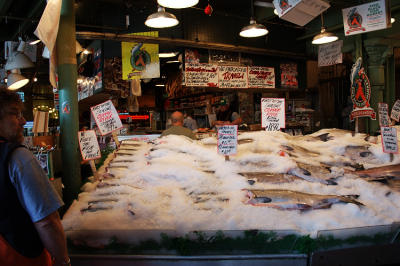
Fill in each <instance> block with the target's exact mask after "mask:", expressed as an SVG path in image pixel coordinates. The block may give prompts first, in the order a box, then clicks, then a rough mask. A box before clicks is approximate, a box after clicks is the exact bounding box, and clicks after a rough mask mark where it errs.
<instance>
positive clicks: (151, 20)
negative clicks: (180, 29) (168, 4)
mask: <svg viewBox="0 0 400 266" xmlns="http://www.w3.org/2000/svg"><path fill="white" fill-rule="evenodd" d="M144 24H145V25H146V26H148V27H150V28H169V27H173V26H176V25H178V24H179V21H178V19H177V18H176V17H175V16H174V15H173V14H171V13H168V12H165V9H164V8H163V7H159V8H158V12H157V13H153V14H151V15H150V16H148V17H147V19H146V21H145V22H144Z"/></svg>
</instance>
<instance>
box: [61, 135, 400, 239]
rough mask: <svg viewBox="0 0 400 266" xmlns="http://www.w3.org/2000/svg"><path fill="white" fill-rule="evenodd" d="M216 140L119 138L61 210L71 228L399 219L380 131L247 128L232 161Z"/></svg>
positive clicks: (395, 165) (395, 174)
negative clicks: (292, 132) (370, 134)
mask: <svg viewBox="0 0 400 266" xmlns="http://www.w3.org/2000/svg"><path fill="white" fill-rule="evenodd" d="M399 135H400V134H398V136H399ZM216 144H217V139H216V138H212V137H210V138H205V139H202V140H198V141H196V140H191V139H188V138H186V137H184V136H175V135H169V136H166V137H163V138H159V139H155V140H153V141H152V142H147V143H146V142H139V141H133V140H126V141H123V142H122V143H121V145H120V147H119V148H118V150H116V151H114V153H113V154H111V155H110V156H109V157H108V158H107V160H106V161H105V163H104V165H103V166H102V167H101V168H100V169H99V173H98V175H97V176H98V177H99V178H98V179H97V180H95V179H94V178H93V179H92V181H91V182H89V183H86V184H85V185H84V186H83V187H82V192H81V193H80V194H79V197H78V199H77V200H75V201H74V202H73V204H72V205H71V207H70V208H69V210H68V211H67V213H66V214H65V216H64V218H63V226H64V228H65V230H66V232H67V234H69V232H75V231H84V230H98V231H101V230H107V231H123V232H125V231H126V232H130V231H136V232H137V231H143V232H144V231H146V230H147V231H157V232H163V231H175V232H177V233H178V234H181V235H183V234H185V233H187V232H190V231H195V230H197V231H199V230H200V231H201V230H203V231H206V230H248V229H260V230H295V231H297V232H299V233H301V234H310V235H311V236H316V234H317V232H318V231H319V230H329V229H340V228H350V227H360V226H371V225H383V224H391V223H394V222H398V221H400V192H399V191H400V185H399V182H397V181H398V180H400V155H398V154H394V155H390V154H386V153H383V152H382V147H381V141H380V137H368V136H367V135H365V134H354V133H352V132H349V131H345V130H338V129H324V130H321V131H318V132H315V133H313V134H310V135H306V136H290V135H288V134H286V133H283V132H266V131H259V132H246V133H241V134H239V136H238V147H237V154H236V155H235V156H230V158H229V160H225V157H224V156H222V155H219V154H218V153H217V145H216ZM126 234H127V235H129V234H128V233H126ZM132 237H135V236H132Z"/></svg>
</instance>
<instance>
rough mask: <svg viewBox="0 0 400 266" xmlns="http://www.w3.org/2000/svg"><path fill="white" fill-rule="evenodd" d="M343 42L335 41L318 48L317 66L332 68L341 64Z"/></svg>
mask: <svg viewBox="0 0 400 266" xmlns="http://www.w3.org/2000/svg"><path fill="white" fill-rule="evenodd" d="M342 47H343V41H342V40H340V41H336V42H331V43H327V44H321V45H319V46H318V66H319V67H322V66H332V65H336V64H341V63H342V62H343V53H342Z"/></svg>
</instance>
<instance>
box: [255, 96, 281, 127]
mask: <svg viewBox="0 0 400 266" xmlns="http://www.w3.org/2000/svg"><path fill="white" fill-rule="evenodd" d="M261 126H262V127H264V128H265V130H266V131H278V130H280V129H281V128H285V99H284V98H262V99H261Z"/></svg>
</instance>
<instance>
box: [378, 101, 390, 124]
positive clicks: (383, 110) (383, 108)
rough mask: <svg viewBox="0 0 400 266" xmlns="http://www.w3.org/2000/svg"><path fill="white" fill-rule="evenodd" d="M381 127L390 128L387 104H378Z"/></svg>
mask: <svg viewBox="0 0 400 266" xmlns="http://www.w3.org/2000/svg"><path fill="white" fill-rule="evenodd" d="M378 114H379V126H381V127H388V126H390V118H389V107H388V105H387V103H378Z"/></svg>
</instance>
